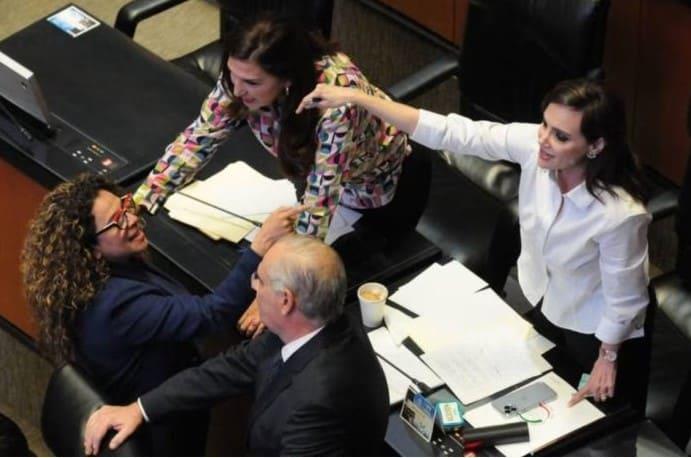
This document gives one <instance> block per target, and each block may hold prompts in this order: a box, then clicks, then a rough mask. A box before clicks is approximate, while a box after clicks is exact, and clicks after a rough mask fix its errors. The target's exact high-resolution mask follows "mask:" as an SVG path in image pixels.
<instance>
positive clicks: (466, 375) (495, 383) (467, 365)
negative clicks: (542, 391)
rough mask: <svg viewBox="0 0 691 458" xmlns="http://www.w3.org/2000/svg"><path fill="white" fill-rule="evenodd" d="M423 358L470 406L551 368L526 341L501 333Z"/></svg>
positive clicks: (451, 347) (438, 350)
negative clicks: (504, 335)
mask: <svg viewBox="0 0 691 458" xmlns="http://www.w3.org/2000/svg"><path fill="white" fill-rule="evenodd" d="M421 358H422V360H423V361H425V362H426V363H427V364H428V365H429V366H430V367H431V368H432V369H433V370H434V371H435V372H436V373H437V374H438V375H439V376H440V377H441V378H442V379H443V380H444V381H445V382H446V385H447V386H448V387H449V389H450V390H451V391H452V392H453V393H454V394H455V395H456V396H457V397H458V399H460V400H461V402H462V403H463V404H466V405H467V404H470V403H473V402H475V401H479V400H480V399H483V398H486V397H488V396H491V395H492V394H494V393H497V392H499V391H501V390H503V389H506V388H508V387H510V386H513V385H516V384H518V383H521V382H524V381H526V380H528V379H529V378H531V377H535V376H538V375H540V374H543V373H545V372H547V371H548V370H550V369H551V366H550V364H549V363H548V362H547V361H546V360H545V359H544V358H542V356H540V355H535V354H534V353H532V352H531V351H530V350H529V349H528V347H527V345H525V343H524V342H521V341H516V340H515V339H510V338H502V337H501V336H500V334H499V333H495V334H494V335H492V336H487V338H485V339H483V340H468V341H463V342H457V343H455V344H452V345H449V346H448V347H447V348H443V349H442V348H437V349H436V350H432V351H427V352H425V354H424V355H422V356H421Z"/></svg>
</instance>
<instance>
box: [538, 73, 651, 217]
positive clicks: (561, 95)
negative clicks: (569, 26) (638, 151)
mask: <svg viewBox="0 0 691 458" xmlns="http://www.w3.org/2000/svg"><path fill="white" fill-rule="evenodd" d="M550 103H557V104H560V105H565V106H567V107H571V108H573V109H575V110H578V111H579V112H581V113H583V118H582V120H581V133H582V134H583V136H584V137H585V139H586V140H587V141H588V143H589V144H591V143H594V142H595V141H596V140H597V139H598V138H602V139H603V140H604V141H605V146H604V148H603V150H602V151H600V153H599V154H598V155H597V156H596V157H595V158H594V159H589V158H588V159H586V161H587V162H586V167H585V186H586V188H587V189H588V192H589V193H590V194H592V195H593V196H595V197H597V194H596V191H597V190H603V191H607V192H609V193H610V194H611V195H613V196H616V195H617V194H616V192H615V191H614V189H613V188H614V186H619V187H621V188H622V189H624V190H625V191H626V192H627V193H629V195H631V197H633V198H634V199H636V200H637V201H639V202H641V203H645V202H646V201H647V191H646V186H645V184H644V180H643V177H642V175H641V170H640V166H639V165H638V160H637V158H636V156H634V154H633V153H632V152H631V149H630V148H629V146H628V143H627V139H626V111H625V110H624V104H623V102H622V101H621V99H619V98H618V97H616V96H615V95H614V94H612V93H611V92H609V91H607V90H606V89H605V88H604V87H603V86H602V84H600V83H598V82H596V81H592V80H586V79H577V80H567V81H562V82H561V83H559V84H557V85H556V86H555V87H554V88H553V89H552V90H551V91H550V92H548V93H547V95H546V96H545V98H544V99H543V101H542V111H544V110H545V109H546V108H547V105H549V104H550Z"/></svg>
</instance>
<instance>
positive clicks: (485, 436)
mask: <svg viewBox="0 0 691 458" xmlns="http://www.w3.org/2000/svg"><path fill="white" fill-rule="evenodd" d="M456 434H459V435H460V440H461V443H462V445H463V446H464V447H465V448H479V447H484V446H488V445H501V444H512V443H514V442H527V441H529V440H530V433H529V430H528V423H526V422H524V421H519V422H515V423H508V424H505V425H496V426H487V427H484V428H463V429H462V430H460V431H459V432H458V433H455V434H454V436H456ZM452 437H453V436H452ZM454 438H455V439H459V438H458V437H454Z"/></svg>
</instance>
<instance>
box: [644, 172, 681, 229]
mask: <svg viewBox="0 0 691 458" xmlns="http://www.w3.org/2000/svg"><path fill="white" fill-rule="evenodd" d="M643 177H644V179H645V182H646V184H647V186H648V189H649V193H650V194H649V200H648V211H649V212H650V214H651V215H652V216H653V221H658V220H660V219H662V218H666V217H667V216H672V215H673V214H674V213H675V212H676V211H677V209H678V208H679V203H678V201H679V187H678V186H677V185H676V184H674V183H672V182H671V181H670V180H669V179H668V178H666V177H664V176H663V175H661V174H660V173H658V172H657V171H655V170H654V169H653V168H651V167H648V166H646V167H643Z"/></svg>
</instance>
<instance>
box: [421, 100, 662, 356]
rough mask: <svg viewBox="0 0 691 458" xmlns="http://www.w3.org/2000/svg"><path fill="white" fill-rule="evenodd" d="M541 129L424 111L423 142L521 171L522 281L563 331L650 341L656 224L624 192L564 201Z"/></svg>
mask: <svg viewBox="0 0 691 458" xmlns="http://www.w3.org/2000/svg"><path fill="white" fill-rule="evenodd" d="M538 128H539V125H537V124H520V123H514V124H498V123H492V122H487V121H472V120H470V119H468V118H465V117H463V116H460V115H457V114H450V115H448V116H442V115H438V114H435V113H430V112H428V111H424V110H420V120H419V122H418V125H417V126H416V128H415V132H414V133H413V135H412V137H411V138H412V139H414V140H415V141H417V142H419V143H421V144H423V145H425V146H427V147H429V148H432V149H437V150H447V151H449V152H451V153H452V154H469V155H473V156H478V157H481V158H483V159H488V160H501V159H503V160H507V161H511V162H516V163H518V164H519V165H520V166H521V179H520V184H519V192H518V213H519V222H520V226H521V255H520V257H519V258H518V280H519V283H520V285H521V288H522V290H523V293H524V294H525V296H526V297H527V298H528V300H529V301H530V302H531V303H532V304H533V305H536V304H537V303H538V302H539V301H540V299H541V298H542V299H543V303H542V312H543V313H544V315H545V316H546V317H547V318H548V319H549V320H550V321H551V322H552V323H554V324H555V325H557V326H559V327H562V328H566V329H570V330H573V331H577V332H580V333H584V334H595V336H596V337H597V338H598V339H599V340H600V341H602V342H605V343H610V344H616V343H619V342H622V341H624V340H626V339H630V338H633V337H640V336H642V335H643V323H644V320H645V309H646V306H647V305H648V301H649V298H648V290H647V286H648V240H647V231H648V224H649V223H650V220H651V217H650V215H649V214H648V212H647V210H646V209H645V207H644V206H643V205H642V204H641V203H639V202H637V201H635V200H634V199H632V198H631V196H630V195H629V194H628V193H627V192H626V191H624V190H623V189H621V188H615V191H616V193H617V196H618V197H614V196H612V195H611V194H610V193H608V192H606V191H605V192H597V194H598V197H599V199H600V200H598V199H596V198H595V197H593V195H592V194H590V193H589V192H588V190H587V189H586V187H585V182H584V183H581V184H580V185H578V186H576V187H575V188H574V189H572V190H571V191H569V192H568V193H566V194H562V192H561V190H560V189H559V186H558V184H557V181H556V178H555V175H554V172H553V171H549V170H546V169H542V168H540V167H538V164H537V158H538V151H539V145H538V141H537V132H538Z"/></svg>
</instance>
